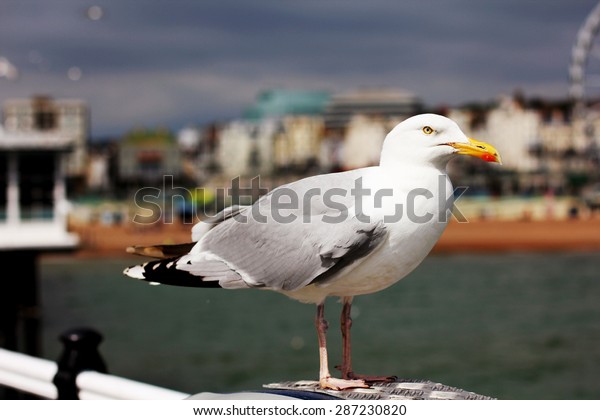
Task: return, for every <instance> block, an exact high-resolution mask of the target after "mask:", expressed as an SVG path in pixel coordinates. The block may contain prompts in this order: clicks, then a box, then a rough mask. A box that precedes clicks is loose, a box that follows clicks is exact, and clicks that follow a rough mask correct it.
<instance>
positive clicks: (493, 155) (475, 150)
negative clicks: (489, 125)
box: [448, 139, 502, 164]
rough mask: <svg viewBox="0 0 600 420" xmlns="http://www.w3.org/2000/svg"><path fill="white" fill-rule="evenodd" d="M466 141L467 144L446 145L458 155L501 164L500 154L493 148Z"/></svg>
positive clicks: (471, 140)
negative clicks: (452, 148)
mask: <svg viewBox="0 0 600 420" xmlns="http://www.w3.org/2000/svg"><path fill="white" fill-rule="evenodd" d="M468 140H469V142H468V143H448V146H452V147H454V148H455V149H456V153H458V154H459V155H469V156H475V157H478V158H479V159H483V160H485V161H486V162H497V163H499V164H502V160H501V159H500V154H498V151H497V150H496V148H495V147H494V146H492V145H490V144H487V143H484V142H482V141H479V140H475V139H468Z"/></svg>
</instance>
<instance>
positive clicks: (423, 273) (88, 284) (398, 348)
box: [39, 253, 600, 399]
mask: <svg viewBox="0 0 600 420" xmlns="http://www.w3.org/2000/svg"><path fill="white" fill-rule="evenodd" d="M141 261H143V260H142V259H138V258H123V259H115V258H107V259H75V258H69V257H52V258H43V259H42V261H41V263H40V273H39V274H40V285H41V294H40V299H41V305H42V316H43V320H42V325H43V326H42V328H43V330H42V331H43V355H42V356H43V357H45V358H47V359H53V360H56V359H57V357H58V356H59V354H60V352H61V347H60V344H59V341H58V336H59V335H60V334H61V333H62V332H63V331H65V330H67V329H70V328H73V327H81V326H84V327H90V328H94V329H96V330H97V331H99V332H101V334H102V335H103V336H104V341H103V342H102V344H101V345H100V352H101V354H102V356H103V358H104V360H105V362H106V364H107V366H108V369H109V373H111V374H114V375H118V376H122V377H126V378H130V379H133V380H136V381H141V382H145V383H150V384H154V385H158V386H162V387H166V388H169V389H174V390H178V391H182V392H187V393H190V394H194V393H198V392H205V391H206V392H220V393H227V392H236V391H242V390H258V389H260V388H261V387H262V385H263V384H266V383H271V382H278V381H287V380H301V379H310V380H314V379H316V378H317V376H318V352H317V340H316V333H315V330H314V324H313V320H314V315H315V307H314V305H305V304H301V303H298V302H296V301H293V300H290V299H289V298H287V297H285V296H282V295H279V294H276V293H273V292H267V291H259V290H239V291H229V290H220V289H191V288H180V287H172V286H151V285H148V284H147V283H144V282H142V281H137V280H133V279H130V278H127V277H125V276H124V275H123V274H122V270H123V268H124V267H126V266H128V265H132V264H134V263H138V262H141ZM340 309H341V305H340V304H339V302H338V301H337V300H335V299H332V300H331V301H328V305H327V306H326V316H327V318H328V320H329V322H330V330H329V350H330V359H331V365H332V366H331V368H332V370H333V365H335V364H336V363H338V362H339V361H340V358H341V337H340V333H339V311H340ZM353 318H354V321H355V322H354V326H353V349H354V368H355V370H356V371H357V372H359V373H367V374H393V375H397V376H398V377H400V378H406V379H408V378H414V379H416V378H418V379H427V380H431V381H436V382H441V383H444V384H446V385H450V386H454V387H458V388H462V389H465V390H467V391H472V392H476V393H479V394H482V395H486V396H491V397H495V398H498V399H599V398H600V379H599V378H600V254H592V253H572V254H570V253H550V254H536V253H531V254H505V253H503V254H493V255H492V254H473V255H456V254H452V255H440V254H437V255H431V256H430V257H428V258H427V259H426V260H425V262H424V263H423V264H422V265H421V266H420V267H419V268H417V270H416V271H415V272H413V273H412V274H411V275H410V276H408V277H407V278H405V279H404V280H402V281H400V282H399V283H397V284H396V285H394V286H392V287H390V288H388V289H387V290H385V291H382V292H379V293H377V294H373V295H369V296H360V297H357V298H356V299H355V305H354V308H353Z"/></svg>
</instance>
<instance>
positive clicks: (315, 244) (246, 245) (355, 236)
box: [178, 171, 387, 291]
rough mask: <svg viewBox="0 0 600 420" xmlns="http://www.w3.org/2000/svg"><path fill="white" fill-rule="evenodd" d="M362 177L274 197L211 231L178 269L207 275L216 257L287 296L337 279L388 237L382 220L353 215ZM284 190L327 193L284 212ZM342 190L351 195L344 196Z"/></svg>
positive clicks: (313, 183)
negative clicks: (331, 195) (332, 196)
mask: <svg viewBox="0 0 600 420" xmlns="http://www.w3.org/2000/svg"><path fill="white" fill-rule="evenodd" d="M356 175H357V174H356V173H355V172H354V171H353V172H346V173H339V174H332V175H327V176H317V177H312V178H306V179H304V180H301V181H298V182H296V183H292V184H288V185H286V186H284V187H280V188H278V189H276V190H274V191H272V192H271V193H270V194H268V195H266V196H264V197H262V198H261V199H259V200H258V201H257V202H256V203H254V204H253V205H252V206H251V207H247V208H245V209H242V211H240V212H238V216H239V217H232V218H229V219H227V220H224V221H222V222H221V223H219V224H218V225H217V226H215V227H214V228H213V229H211V230H210V231H209V232H208V233H207V234H206V235H205V236H204V237H203V238H202V239H201V241H200V242H199V243H198V245H197V247H196V249H195V254H193V255H191V256H190V259H189V260H186V264H185V265H179V267H178V268H179V269H182V270H187V271H190V272H192V271H193V272H196V273H197V274H199V275H201V274H202V261H206V259H207V258H208V257H207V256H210V258H211V259H213V258H214V259H216V260H218V261H220V262H222V263H223V264H224V265H226V266H227V267H229V269H230V270H231V271H233V272H235V273H237V274H239V276H240V277H241V280H243V282H244V283H245V284H246V285H247V287H264V288H269V289H274V290H283V291H292V290H297V289H299V288H302V287H304V286H306V285H308V284H311V283H315V282H325V281H327V280H329V279H331V278H332V277H333V276H335V274H337V273H339V271H340V270H341V269H343V268H345V267H348V266H350V265H352V264H354V263H356V262H358V261H360V260H361V259H362V258H364V257H366V256H367V255H369V254H370V253H371V252H372V251H373V250H375V249H376V248H377V246H378V245H380V244H381V243H382V241H383V239H384V238H385V236H386V234H387V231H386V228H385V225H384V224H383V222H382V221H381V220H366V219H365V218H364V217H361V215H353V214H352V206H353V204H354V203H353V199H352V198H351V197H349V191H350V189H351V188H352V187H353V186H354V180H355V178H356ZM333 186H335V187H333ZM281 188H286V189H287V190H286V191H285V192H287V193H289V194H290V195H294V194H296V195H297V196H298V197H299V198H300V197H304V194H306V193H307V191H309V190H311V191H315V188H316V189H320V191H321V193H320V194H319V195H315V194H314V193H311V195H312V196H311V198H312V200H311V201H310V203H309V204H308V205H307V204H306V203H305V202H304V200H303V199H300V200H298V202H297V203H296V204H297V205H296V206H292V205H291V203H289V204H288V205H286V206H282V207H285V209H284V210H285V211H284V210H282V208H280V207H278V206H277V203H276V201H277V198H276V197H278V194H281V191H282V190H281ZM330 188H337V189H339V191H338V192H339V193H340V194H339V197H338V200H336V205H335V206H328V205H327V204H328V203H327V200H325V199H324V198H323V195H324V194H323V193H324V192H325V191H328V190H330ZM278 190H279V191H280V193H277V191H278ZM342 190H345V191H348V195H346V196H342ZM292 201H293V200H292ZM343 206H345V207H347V209H348V210H349V211H348V212H347V213H346V214H345V215H344V214H343V212H340V209H341V207H343ZM237 287H239V284H238V285H237Z"/></svg>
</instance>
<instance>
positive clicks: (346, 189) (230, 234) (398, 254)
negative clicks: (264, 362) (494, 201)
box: [124, 114, 501, 390]
mask: <svg viewBox="0 0 600 420" xmlns="http://www.w3.org/2000/svg"><path fill="white" fill-rule="evenodd" d="M457 155H470V156H474V157H477V158H480V159H483V160H484V161H487V162H496V163H501V160H500V155H499V154H498V152H497V151H496V149H495V148H494V147H493V146H491V145H489V144H487V143H484V142H481V141H477V140H474V139H472V138H469V137H467V136H466V135H465V134H464V133H463V132H462V131H461V129H460V128H459V126H458V125H457V124H456V123H455V122H454V121H452V120H451V119H449V118H446V117H444V116H442V115H437V114H419V115H415V116H412V117H410V118H407V119H405V120H404V121H402V122H401V123H399V124H398V125H396V126H395V127H394V128H393V129H392V130H391V131H390V132H389V133H388V134H387V136H386V137H385V139H384V142H383V145H382V149H381V154H380V162H379V165H376V166H371V167H365V168H360V169H353V170H348V171H344V172H335V173H328V174H321V175H316V176H311V177H307V178H303V179H300V180H298V181H295V182H291V183H288V184H285V185H281V186H279V187H277V188H275V189H273V190H272V191H270V192H269V193H268V194H266V195H263V196H261V197H259V198H258V199H257V200H256V201H255V202H254V203H253V204H251V205H246V206H231V207H228V208H225V209H224V210H222V211H221V212H220V213H218V214H216V215H215V216H212V217H210V218H207V219H205V220H203V221H201V222H199V223H197V224H196V225H194V226H193V228H192V232H191V237H192V238H191V239H192V241H191V242H190V243H187V244H176V245H150V246H144V245H135V246H131V247H128V248H127V251H128V252H129V253H133V254H138V255H143V256H148V257H152V258H153V259H150V260H149V261H147V262H144V263H141V264H138V265H134V266H131V267H128V268H126V269H125V270H124V274H125V275H127V276H129V277H132V278H136V279H141V280H145V281H148V282H150V283H152V284H167V285H175V286H188V287H217V288H222V289H252V288H256V289H262V290H269V291H274V292H278V293H282V294H284V295H286V296H288V297H290V298H291V299H294V300H297V301H300V302H302V303H307V304H315V305H316V318H315V326H316V330H317V338H318V345H319V386H320V387H321V388H322V389H332V390H344V389H352V388H368V387H370V384H372V383H374V382H377V381H393V380H394V379H395V377H394V376H389V377H386V376H368V375H360V374H357V373H354V370H353V367H352V358H351V340H350V329H351V323H352V321H351V318H350V312H351V305H352V301H353V298H354V297H355V296H359V295H365V294H370V293H375V292H379V291H381V290H384V289H386V288H387V287H390V286H391V285H393V284H395V283H396V282H398V281H399V280H401V279H403V278H405V277H406V276H407V275H408V274H409V273H411V272H412V271H413V270H414V269H415V268H416V267H417V266H418V265H419V264H420V263H421V262H422V261H423V260H424V259H425V257H426V256H427V255H428V254H429V252H430V251H431V249H432V248H433V246H434V245H435V243H436V242H437V241H438V239H439V238H440V236H441V234H442V233H443V231H444V229H445V227H446V225H447V223H448V220H449V218H450V214H451V210H452V207H453V203H454V189H453V186H452V184H451V181H450V179H449V177H448V175H447V173H446V166H447V164H448V162H449V161H450V160H451V159H452V158H453V157H455V156H457ZM330 297H335V298H339V299H340V300H341V303H342V311H341V318H340V319H341V322H340V325H341V330H342V364H341V366H339V369H340V370H341V378H337V377H333V376H332V375H331V373H330V370H329V365H328V356H327V342H326V333H327V329H328V323H327V321H326V319H325V301H326V300H327V298H330Z"/></svg>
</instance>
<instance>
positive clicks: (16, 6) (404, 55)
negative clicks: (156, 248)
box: [0, 0, 598, 137]
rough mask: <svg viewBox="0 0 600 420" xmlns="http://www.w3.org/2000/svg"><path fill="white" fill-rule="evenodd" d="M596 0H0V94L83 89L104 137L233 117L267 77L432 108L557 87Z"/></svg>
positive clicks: (557, 93)
mask: <svg viewBox="0 0 600 420" xmlns="http://www.w3.org/2000/svg"><path fill="white" fill-rule="evenodd" d="M597 3H598V1H597V0H368V1H367V0H360V1H359V0H336V1H327V0H302V1H285V0H264V1H262V0H257V1H249V0H247V1H244V0H237V1H234V0H215V1H207V0H112V1H108V0H107V1H101V0H98V1H89V2H88V1H86V0H54V1H45V0H38V1H33V0H0V57H5V58H6V59H8V60H9V61H10V62H11V63H12V64H14V66H15V67H16V68H18V70H19V78H18V79H16V80H8V79H7V78H6V77H2V78H0V101H4V100H6V99H8V98H11V97H28V96H31V95H33V94H48V95H52V96H53V97H56V98H81V99H84V100H86V101H87V102H88V103H89V106H90V110H91V125H92V127H91V134H92V136H93V137H100V136H105V135H117V136H118V135H120V134H122V133H124V132H125V131H127V130H128V129H130V128H132V127H135V126H147V127H156V126H168V127H170V128H172V129H174V130H177V129H179V128H181V127H183V126H184V125H187V124H203V123H206V122H209V121H212V120H215V119H218V120H224V119H225V120H226V119H231V118H236V117H239V116H240V115H241V113H242V111H243V109H244V107H246V106H247V105H249V104H250V103H252V102H253V101H254V99H255V97H256V95H257V93H258V92H260V91H261V90H263V89H267V88H290V89H326V90H328V91H331V92H333V93H335V92H343V91H346V90H350V89H354V88H360V87H384V88H397V89H404V90H408V91H411V92H413V93H415V94H416V95H417V96H419V97H420V98H421V99H422V101H423V102H424V103H425V105H427V106H432V107H433V106H437V105H442V104H447V105H458V104H461V103H464V102H466V101H488V100H493V99H494V98H496V97H497V96H498V95H501V94H510V93H512V92H513V91H514V90H515V89H522V90H523V91H524V92H525V94H526V95H527V96H542V97H547V98H560V97H566V95H567V91H568V73H567V68H568V65H569V60H570V54H571V48H572V46H573V44H574V42H575V40H576V36H577V31H578V29H579V27H580V26H581V25H582V24H583V22H584V20H585V18H586V17H587V16H588V14H589V13H590V11H591V10H592V9H593V8H594V7H595V6H596V4H597ZM92 6H99V7H100V9H101V11H102V13H101V14H100V13H98V9H94V8H92V9H89V8H90V7H92ZM88 11H89V13H88Z"/></svg>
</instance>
